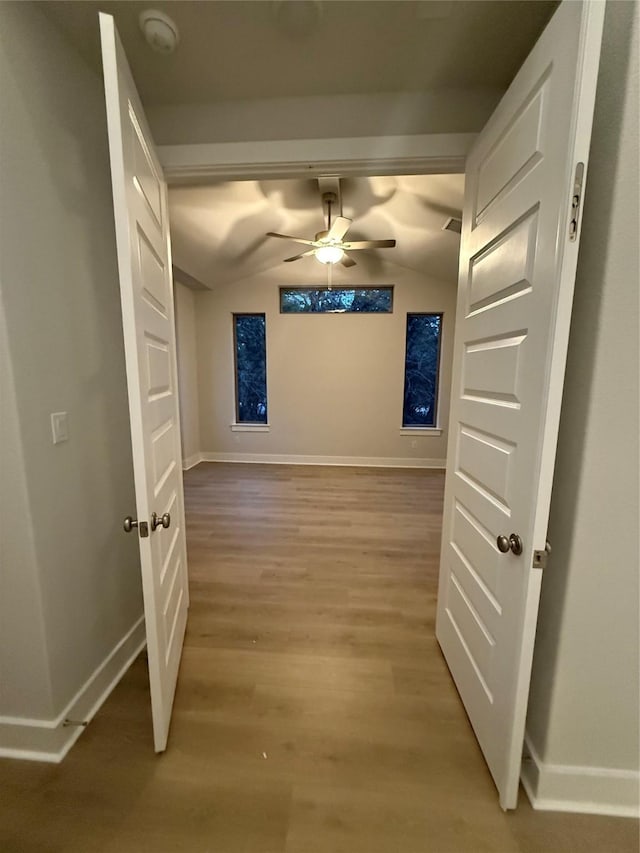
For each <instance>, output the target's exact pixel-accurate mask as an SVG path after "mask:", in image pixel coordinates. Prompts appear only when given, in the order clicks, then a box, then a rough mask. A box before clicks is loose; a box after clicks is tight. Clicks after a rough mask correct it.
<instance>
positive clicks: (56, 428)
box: [51, 412, 69, 444]
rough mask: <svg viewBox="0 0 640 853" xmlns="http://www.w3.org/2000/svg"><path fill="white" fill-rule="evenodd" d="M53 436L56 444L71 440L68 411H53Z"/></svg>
mask: <svg viewBox="0 0 640 853" xmlns="http://www.w3.org/2000/svg"><path fill="white" fill-rule="evenodd" d="M51 436H52V438H53V443H54V444H60V442H62V441H68V440H69V424H68V422H67V413H66V412H52V413H51Z"/></svg>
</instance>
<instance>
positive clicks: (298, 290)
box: [280, 286, 393, 314]
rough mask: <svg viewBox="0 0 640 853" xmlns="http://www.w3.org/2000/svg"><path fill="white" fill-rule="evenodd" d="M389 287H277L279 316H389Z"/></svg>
mask: <svg viewBox="0 0 640 853" xmlns="http://www.w3.org/2000/svg"><path fill="white" fill-rule="evenodd" d="M392 311H393V287H391V286H388V287H332V288H328V287H324V288H316V287H281V288H280V312H281V313H282V314H390V313H391V312H392Z"/></svg>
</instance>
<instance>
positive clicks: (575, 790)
mask: <svg viewBox="0 0 640 853" xmlns="http://www.w3.org/2000/svg"><path fill="white" fill-rule="evenodd" d="M525 755H526V757H525V759H524V760H523V763H522V771H521V780H522V785H523V787H524V789H525V791H526V792H527V796H528V797H529V800H530V802H531V805H532V806H533V808H534V809H539V810H540V811H557V812H581V813H583V814H599V815H611V816H614V817H635V818H637V817H640V773H638V772H637V771H635V770H614V769H611V768H608V767H578V766H573V765H564V764H547V763H545V762H544V761H542V759H541V758H540V756H539V755H538V753H537V752H536V749H535V747H534V746H533V744H532V743H531V739H530V738H529V736H528V735H525Z"/></svg>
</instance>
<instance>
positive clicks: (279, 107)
mask: <svg viewBox="0 0 640 853" xmlns="http://www.w3.org/2000/svg"><path fill="white" fill-rule="evenodd" d="M501 96H502V91H499V90H496V89H475V90H473V91H463V90H460V89H451V90H442V91H439V92H431V93H417V92H396V93H393V94H389V93H380V94H377V95H333V96H322V95H318V96H314V97H307V98H263V99H261V100H250V99H247V100H241V101H222V102H217V103H211V104H165V105H156V106H153V105H151V106H149V107H148V109H147V118H148V120H149V125H150V127H151V132H152V133H153V138H154V139H155V141H156V144H157V145H181V144H187V145H188V144H194V143H204V142H235V141H237V140H242V141H243V142H248V141H259V140H274V139H325V138H327V137H331V138H336V139H337V138H340V137H359V136H388V135H403V134H419V133H472V132H474V131H477V130H480V128H481V127H482V126H483V125H484V123H485V122H486V120H487V118H488V117H489V116H490V115H491V113H492V111H493V109H494V107H495V106H496V104H497V103H498V101H499V100H500V98H501Z"/></svg>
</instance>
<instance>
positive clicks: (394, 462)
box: [200, 452, 447, 468]
mask: <svg viewBox="0 0 640 853" xmlns="http://www.w3.org/2000/svg"><path fill="white" fill-rule="evenodd" d="M200 456H201V461H202V462H248V463H255V464H261V465H265V464H266V465H345V466H354V467H360V468H446V464H447V460H446V459H423V458H405V457H403V456H303V455H297V454H288V453H208V452H205V453H202V454H200Z"/></svg>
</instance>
